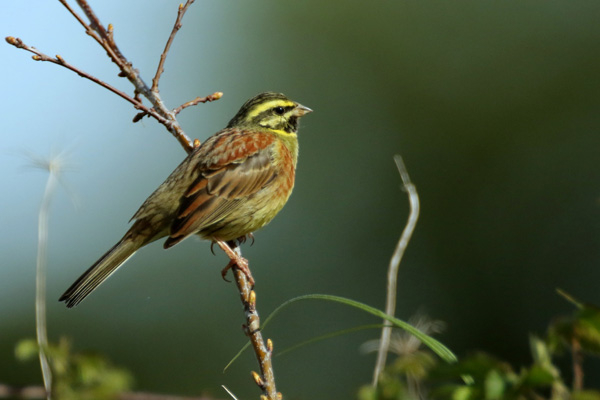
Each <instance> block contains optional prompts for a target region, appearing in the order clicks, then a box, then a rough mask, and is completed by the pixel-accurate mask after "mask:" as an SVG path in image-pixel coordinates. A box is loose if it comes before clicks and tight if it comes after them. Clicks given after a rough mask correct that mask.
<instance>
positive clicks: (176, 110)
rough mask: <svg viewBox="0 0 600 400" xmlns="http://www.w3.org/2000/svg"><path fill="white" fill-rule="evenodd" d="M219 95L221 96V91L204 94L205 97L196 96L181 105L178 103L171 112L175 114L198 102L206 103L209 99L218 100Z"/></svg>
mask: <svg viewBox="0 0 600 400" xmlns="http://www.w3.org/2000/svg"><path fill="white" fill-rule="evenodd" d="M221 97H223V92H214V93H213V94H211V95H208V96H205V97H196V98H195V99H194V100H191V101H188V102H187V103H183V104H182V105H180V106H179V107H177V108H176V109H174V110H173V114H175V115H177V114H179V113H180V112H181V111H182V110H183V109H184V108H188V107H192V106H197V105H198V104H200V103H208V102H211V101H215V100H219V99H220V98H221Z"/></svg>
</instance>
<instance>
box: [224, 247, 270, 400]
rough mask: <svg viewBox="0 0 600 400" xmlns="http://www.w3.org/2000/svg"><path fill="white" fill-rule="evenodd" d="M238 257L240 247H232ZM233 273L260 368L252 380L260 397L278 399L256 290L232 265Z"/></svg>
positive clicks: (240, 253) (247, 332) (241, 272)
mask: <svg viewBox="0 0 600 400" xmlns="http://www.w3.org/2000/svg"><path fill="white" fill-rule="evenodd" d="M233 250H234V251H235V252H236V253H237V255H238V256H239V257H241V256H242V252H241V250H240V247H239V246H237V247H235V248H234V249H233ZM232 270H233V275H234V277H235V283H236V284H237V287H238V290H239V291H240V298H241V300H242V304H243V305H244V313H245V315H246V324H245V326H244V328H245V331H246V335H248V338H249V339H250V343H251V344H252V348H253V349H254V353H255V354H256V359H257V360H258V365H259V368H260V375H259V374H257V373H256V372H252V376H253V378H254V381H255V382H256V384H257V385H258V387H260V388H261V389H262V391H263V395H262V396H261V399H263V398H264V399H265V400H267V399H268V400H278V399H280V398H281V394H278V393H277V388H276V387H275V374H274V373H273V363H272V357H273V342H272V341H271V339H267V344H266V345H265V342H264V340H263V337H262V333H261V331H260V319H259V317H258V312H257V311H256V292H255V291H254V290H253V288H252V285H251V284H250V280H249V279H248V277H247V276H246V274H245V273H244V272H243V271H242V270H241V269H240V268H238V267H237V265H234V266H233V268H232Z"/></svg>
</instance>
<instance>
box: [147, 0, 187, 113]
mask: <svg viewBox="0 0 600 400" xmlns="http://www.w3.org/2000/svg"><path fill="white" fill-rule="evenodd" d="M194 1H195V0H187V2H186V3H185V5H183V4H180V5H179V9H178V10H177V18H176V19H175V25H173V30H172V31H171V34H170V35H169V39H167V44H166V45H165V49H164V50H163V52H162V54H161V55H160V61H159V62H158V68H157V69H156V75H154V78H153V79H152V89H151V90H152V92H153V93H158V81H159V80H160V76H161V75H162V73H163V72H164V70H165V69H164V66H165V60H166V59H167V54H168V53H169V49H170V48H171V44H172V43H173V40H174V39H175V35H176V34H177V31H179V29H181V20H182V19H183V16H184V14H185V12H186V11H187V9H188V7H189V6H191V5H192V3H193V2H194ZM175 114H177V113H175Z"/></svg>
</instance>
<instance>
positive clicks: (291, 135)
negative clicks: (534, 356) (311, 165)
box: [59, 92, 312, 308]
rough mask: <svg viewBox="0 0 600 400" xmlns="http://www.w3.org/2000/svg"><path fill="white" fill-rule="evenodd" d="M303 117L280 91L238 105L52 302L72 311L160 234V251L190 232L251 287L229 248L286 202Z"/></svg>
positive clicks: (245, 266)
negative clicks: (222, 254) (124, 230)
mask: <svg viewBox="0 0 600 400" xmlns="http://www.w3.org/2000/svg"><path fill="white" fill-rule="evenodd" d="M310 112H312V110H311V109H310V108H308V107H305V106H303V105H302V104H299V103H297V102H294V101H292V100H290V99H289V98H287V97H286V96H285V95H283V94H281V93H275V92H264V93H260V94H258V95H256V96H254V97H252V98H251V99H249V100H248V101H246V102H245V103H244V104H243V105H242V107H241V108H240V109H239V111H238V112H237V114H235V116H234V117H233V118H232V119H231V121H229V123H228V124H227V126H226V127H225V128H224V129H222V130H220V131H218V132H217V133H215V134H214V135H213V136H211V137H209V138H208V139H207V140H206V141H204V142H203V143H202V144H200V145H198V146H195V148H194V149H193V151H192V152H191V153H190V154H189V155H188V156H187V157H186V158H185V159H184V160H183V162H181V164H179V166H178V167H177V168H176V169H175V170H174V171H173V172H172V173H171V174H170V175H169V177H168V178H167V179H166V180H165V181H164V182H163V183H162V184H161V185H160V186H159V187H158V188H157V189H156V190H155V191H154V192H153V193H152V194H151V195H150V196H149V197H148V198H147V199H146V201H144V203H143V204H142V205H141V207H140V208H139V209H138V211H137V212H136V213H135V214H134V215H133V217H132V218H131V220H130V222H131V221H133V224H132V226H131V228H130V229H129V230H128V231H127V233H125V235H124V236H123V237H122V239H121V240H119V242H117V244H115V245H114V246H113V247H112V248H111V249H110V250H108V251H107V252H106V253H105V254H104V255H103V256H102V257H100V259H99V260H98V261H96V262H95V263H94V264H93V265H92V266H91V267H90V268H89V269H88V270H87V271H85V272H84V273H83V274H82V275H81V276H80V277H79V278H78V279H77V280H76V281H75V282H74V283H73V284H72V285H71V286H70V287H69V288H68V289H67V290H66V291H65V293H64V294H63V295H62V296H61V297H60V298H59V301H62V302H65V303H66V306H67V307H68V308H71V307H74V306H76V305H77V304H79V303H80V302H81V301H82V300H83V299H85V298H86V297H87V296H88V295H89V294H90V293H91V292H92V291H94V290H95V289H96V288H97V287H98V286H99V285H100V284H101V283H102V282H104V281H105V280H106V279H107V278H108V277H109V276H110V275H112V274H113V273H114V272H115V271H116V270H117V269H118V268H119V267H120V266H121V265H123V264H124V263H125V262H126V261H127V260H128V259H129V258H130V257H131V256H132V255H133V254H134V253H135V252H136V251H137V250H139V249H140V248H141V247H144V246H146V245H147V244H149V243H152V242H154V241H156V240H159V239H161V238H165V237H166V240H165V242H164V245H163V247H164V248H165V249H168V248H170V247H173V246H175V245H176V244H177V243H179V242H181V241H182V240H184V239H186V238H188V237H190V236H192V235H197V236H199V237H200V238H202V239H205V240H209V241H211V242H212V243H213V244H214V243H217V244H218V245H219V246H220V247H221V248H222V249H223V250H224V251H225V252H226V253H227V255H228V256H229V258H230V260H231V261H230V263H229V264H228V266H227V267H225V269H223V271H222V275H223V278H225V274H226V273H227V270H228V269H229V268H231V267H232V266H233V265H237V266H238V267H239V268H240V269H241V270H242V272H244V273H245V274H246V275H247V276H248V278H249V280H250V282H251V284H252V285H253V284H254V280H253V279H252V276H251V275H250V271H249V269H248V264H247V260H245V259H244V258H242V257H241V255H239V254H238V253H236V252H235V251H233V250H232V249H234V248H235V247H236V246H237V245H239V244H241V243H242V242H243V241H245V239H246V237H248V236H252V233H253V232H255V231H256V230H258V229H259V228H262V227H263V226H265V225H266V224H268V223H269V222H270V221H271V220H272V219H273V218H274V217H275V215H277V213H279V211H281V209H282V208H283V206H284V205H285V203H286V202H287V200H288V198H289V197H290V194H291V193H292V189H293V187H294V179H295V174H296V164H297V161H298V137H297V131H298V126H299V119H300V118H301V117H302V116H304V115H306V114H308V113H310ZM252 238H253V236H252ZM211 246H212V245H211ZM211 249H212V247H211Z"/></svg>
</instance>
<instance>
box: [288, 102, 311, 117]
mask: <svg viewBox="0 0 600 400" xmlns="http://www.w3.org/2000/svg"><path fill="white" fill-rule="evenodd" d="M311 112H312V110H311V109H310V108H308V107H306V106H303V105H302V104H297V105H296V108H294V111H293V112H292V115H293V116H294V117H301V116H303V115H306V114H308V113H311Z"/></svg>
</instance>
